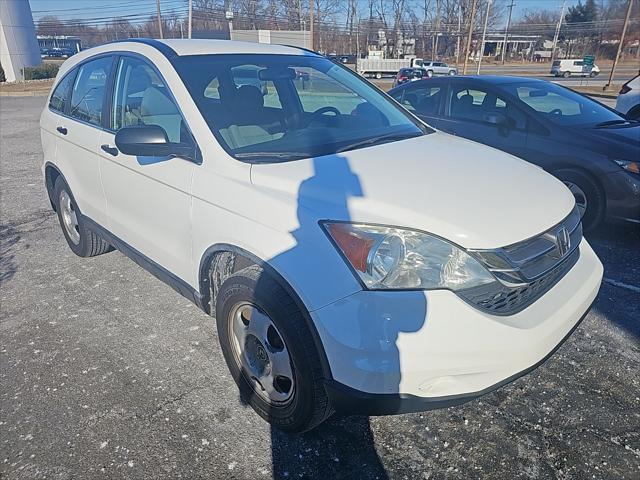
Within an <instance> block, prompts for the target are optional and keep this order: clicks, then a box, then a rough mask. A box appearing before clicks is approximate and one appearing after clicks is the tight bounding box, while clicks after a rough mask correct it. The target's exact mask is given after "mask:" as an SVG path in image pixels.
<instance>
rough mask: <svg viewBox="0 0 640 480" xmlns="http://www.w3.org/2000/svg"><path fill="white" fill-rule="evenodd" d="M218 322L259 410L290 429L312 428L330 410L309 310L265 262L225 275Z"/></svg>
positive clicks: (232, 364) (242, 385)
mask: <svg viewBox="0 0 640 480" xmlns="http://www.w3.org/2000/svg"><path fill="white" fill-rule="evenodd" d="M216 323H217V327H218V338H219V340H220V345H221V347H222V351H223V353H224V357H225V360H226V362H227V365H228V367H229V370H230V372H231V375H232V376H233V378H234V380H235V381H236V384H237V385H238V388H239V390H240V395H241V397H242V398H243V400H244V401H246V402H247V403H248V404H249V405H251V407H253V409H254V410H255V411H256V413H257V414H258V415H260V416H261V417H262V418H264V419H265V420H267V421H268V422H269V423H271V424H272V425H273V426H275V427H277V428H279V429H281V430H285V431H289V432H302V431H306V430H310V429H312V428H314V427H315V426H317V425H319V424H320V423H321V422H323V421H324V420H325V419H326V418H328V417H329V416H330V415H331V413H332V410H331V406H330V404H329V400H328V398H327V394H326V391H325V389H324V382H323V375H322V368H321V365H320V358H319V354H318V352H317V350H316V348H315V345H314V342H313V340H312V338H313V337H312V333H311V332H310V331H309V326H308V325H307V322H306V319H305V316H304V314H303V312H301V311H300V309H299V308H298V306H297V305H296V302H294V301H293V299H292V298H291V296H290V295H289V294H288V293H287V292H286V291H285V290H284V289H283V288H282V287H281V286H280V285H279V284H278V283H277V282H276V281H274V280H273V279H272V278H271V277H270V276H269V275H268V274H267V273H266V272H265V271H264V270H263V269H262V268H261V267H259V266H257V265H252V266H250V267H246V268H244V269H242V270H240V271H238V272H236V273H234V274H233V275H231V276H230V277H229V278H228V279H227V280H225V281H224V283H223V284H222V286H221V287H220V291H219V293H218V295H217V299H216Z"/></svg>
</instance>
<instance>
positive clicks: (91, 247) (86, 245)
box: [53, 177, 113, 257]
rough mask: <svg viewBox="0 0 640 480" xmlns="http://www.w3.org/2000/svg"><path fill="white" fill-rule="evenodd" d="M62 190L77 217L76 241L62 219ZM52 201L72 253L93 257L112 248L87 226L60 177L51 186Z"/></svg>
mask: <svg viewBox="0 0 640 480" xmlns="http://www.w3.org/2000/svg"><path fill="white" fill-rule="evenodd" d="M63 192H64V193H65V194H66V195H68V197H69V199H70V203H71V207H72V209H73V211H74V212H75V214H76V217H77V227H76V228H75V230H76V232H77V234H78V241H77V243H76V242H75V241H73V240H72V239H71V237H70V235H69V232H68V231H67V227H65V223H64V220H63V212H62V208H61V205H60V198H61V196H62V195H63ZM53 201H54V202H55V205H56V213H57V214H58V221H59V222H60V228H62V233H63V234H64V238H65V239H66V240H67V244H68V245H69V248H70V249H71V251H72V252H73V253H75V254H76V255H78V256H79V257H95V256H96V255H102V254H103V253H107V252H110V251H111V250H113V247H112V246H111V245H109V243H107V242H106V241H105V240H104V239H103V238H102V237H100V236H99V235H98V234H96V233H95V232H93V231H92V230H90V229H89V228H88V227H87V225H86V222H85V220H84V217H83V216H82V214H81V213H80V209H79V208H78V204H77V203H76V201H75V198H73V194H72V193H71V189H70V188H69V186H68V185H67V183H66V182H65V181H64V180H63V179H62V177H58V178H57V180H56V183H55V185H54V187H53Z"/></svg>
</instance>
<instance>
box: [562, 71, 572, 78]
mask: <svg viewBox="0 0 640 480" xmlns="http://www.w3.org/2000/svg"><path fill="white" fill-rule="evenodd" d="M570 76H571V72H564V73H563V74H562V78H569V77H570Z"/></svg>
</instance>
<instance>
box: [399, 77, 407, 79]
mask: <svg viewBox="0 0 640 480" xmlns="http://www.w3.org/2000/svg"><path fill="white" fill-rule="evenodd" d="M406 79H407V77H399V78H398V80H406Z"/></svg>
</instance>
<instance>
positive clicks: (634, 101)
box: [616, 75, 640, 120]
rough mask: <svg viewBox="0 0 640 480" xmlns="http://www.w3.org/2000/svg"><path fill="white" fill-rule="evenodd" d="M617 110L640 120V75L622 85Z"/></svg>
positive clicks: (629, 117)
mask: <svg viewBox="0 0 640 480" xmlns="http://www.w3.org/2000/svg"><path fill="white" fill-rule="evenodd" d="M616 110H618V111H619V112H620V113H623V114H624V115H625V116H626V117H627V118H628V119H629V120H640V75H636V76H635V77H634V78H632V79H631V80H629V81H628V82H627V83H625V84H624V85H622V88H621V89H620V93H618V100H617V101H616Z"/></svg>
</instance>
